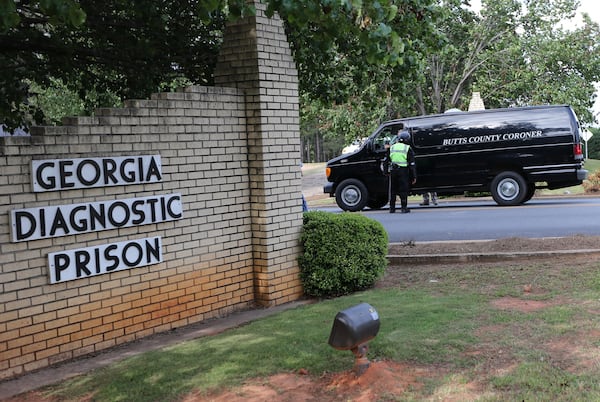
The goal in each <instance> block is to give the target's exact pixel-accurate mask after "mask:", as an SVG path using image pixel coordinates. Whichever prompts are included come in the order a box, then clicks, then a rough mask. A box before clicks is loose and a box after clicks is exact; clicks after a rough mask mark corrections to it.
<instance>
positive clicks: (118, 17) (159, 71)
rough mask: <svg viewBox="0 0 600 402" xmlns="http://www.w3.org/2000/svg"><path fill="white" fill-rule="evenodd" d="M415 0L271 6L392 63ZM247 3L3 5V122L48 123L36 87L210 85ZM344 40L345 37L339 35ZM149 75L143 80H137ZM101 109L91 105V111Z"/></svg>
mask: <svg viewBox="0 0 600 402" xmlns="http://www.w3.org/2000/svg"><path fill="white" fill-rule="evenodd" d="M428 1H430V0H410V1H409V2H406V4H404V5H403V7H402V8H398V6H396V4H395V3H396V2H395V1H393V0H378V1H375V0H373V1H361V2H354V1H330V0H304V1H289V0H284V1H280V0H269V1H267V4H268V13H269V14H271V13H274V12H275V11H277V12H279V13H280V15H282V16H283V17H284V18H285V19H286V21H287V23H288V24H289V26H290V27H292V28H293V29H300V28H302V27H307V26H310V29H312V30H313V33H312V38H314V40H315V41H316V42H317V43H319V46H321V47H322V48H323V49H325V50H327V49H330V48H332V47H334V46H335V44H336V43H340V42H343V41H340V39H341V38H348V37H350V38H353V41H352V42H353V45H354V46H356V52H357V53H356V54H359V55H360V57H361V59H366V60H368V61H370V62H377V63H385V64H387V65H390V66H393V65H396V64H399V63H401V62H402V60H403V55H402V52H403V46H404V43H403V42H402V41H401V40H400V38H399V36H398V34H397V33H396V32H395V31H394V30H392V29H391V28H390V25H389V24H390V22H392V21H395V20H398V19H400V20H409V19H414V18H421V17H419V16H420V15H424V14H426V13H427V10H426V9H424V8H423V7H421V6H420V4H421V3H425V4H427V2H428ZM252 12H253V7H252V5H251V4H249V3H247V2H246V0H183V1H176V0H134V1H125V0H110V1H107V2H96V1H92V0H81V1H79V2H76V1H75V0H44V1H41V0H39V1H35V0H34V1H31V2H20V1H15V0H6V1H2V2H0V15H2V18H1V19H0V66H1V67H0V69H1V70H0V95H2V96H0V116H2V119H3V120H4V123H6V124H8V125H9V126H11V127H17V126H22V125H27V124H29V123H31V122H35V121H43V118H44V116H43V113H42V111H41V109H40V108H39V107H36V105H35V104H28V99H29V97H30V95H31V93H30V84H31V83H37V84H39V85H41V86H42V87H46V86H48V85H49V83H50V80H51V79H60V80H61V81H62V82H63V83H64V84H65V85H67V86H68V87H69V88H71V89H79V90H80V91H81V92H82V93H80V96H81V98H82V99H86V96H85V93H84V92H86V91H87V90H92V91H94V92H96V93H99V94H102V93H114V94H116V95H118V96H119V97H121V98H136V97H147V96H148V95H149V94H150V93H151V92H153V91H156V90H158V89H160V88H161V86H165V85H166V86H168V85H169V83H170V82H172V81H173V80H187V81H188V82H193V83H198V84H210V83H211V80H212V75H211V74H212V69H213V68H214V63H215V58H216V54H217V52H218V47H219V44H220V41H221V36H222V30H223V25H224V22H225V20H226V18H235V17H237V16H240V15H244V14H246V13H252ZM340 35H344V36H340ZM140 71H144V74H139V72H140ZM93 106H94V105H86V109H88V110H89V108H90V107H93Z"/></svg>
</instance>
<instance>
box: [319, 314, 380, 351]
mask: <svg viewBox="0 0 600 402" xmlns="http://www.w3.org/2000/svg"><path fill="white" fill-rule="evenodd" d="M378 332H379V314H377V311H375V309H374V308H373V306H371V305H370V304H368V303H361V304H357V305H356V306H353V307H350V308H347V309H346V310H342V311H340V312H339V313H337V315H336V316H335V320H334V321H333V328H331V334H330V335H329V344H330V345H331V346H333V347H334V348H336V349H339V350H351V349H354V348H356V347H358V346H359V345H361V344H363V343H365V342H368V341H369V340H371V339H373V338H375V337H376V336H377V333H378Z"/></svg>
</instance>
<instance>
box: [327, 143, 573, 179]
mask: <svg viewBox="0 0 600 402" xmlns="http://www.w3.org/2000/svg"><path fill="white" fill-rule="evenodd" d="M580 148H581V147H580ZM330 174H331V168H330V167H326V168H325V176H326V177H328V178H329V175H330Z"/></svg>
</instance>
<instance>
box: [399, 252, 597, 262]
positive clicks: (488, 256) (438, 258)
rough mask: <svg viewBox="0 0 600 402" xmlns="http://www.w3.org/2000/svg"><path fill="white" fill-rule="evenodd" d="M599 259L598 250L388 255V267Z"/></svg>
mask: <svg viewBox="0 0 600 402" xmlns="http://www.w3.org/2000/svg"><path fill="white" fill-rule="evenodd" d="M582 255H586V256H590V257H600V250H599V249H583V250H556V251H523V252H520V251H513V252H500V253H463V254H416V255H388V256H387V259H388V262H389V264H390V265H406V264H448V263H461V262H462V263H467V262H499V261H517V260H524V259H530V258H538V259H539V258H555V257H565V256H574V257H575V256H582Z"/></svg>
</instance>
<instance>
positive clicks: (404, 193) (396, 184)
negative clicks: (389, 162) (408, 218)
mask: <svg viewBox="0 0 600 402" xmlns="http://www.w3.org/2000/svg"><path fill="white" fill-rule="evenodd" d="M409 191H410V172H409V170H408V168H402V167H400V168H394V169H392V171H391V172H390V211H394V210H396V196H397V195H399V196H400V206H401V207H402V209H406V208H407V206H408V192H409Z"/></svg>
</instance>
